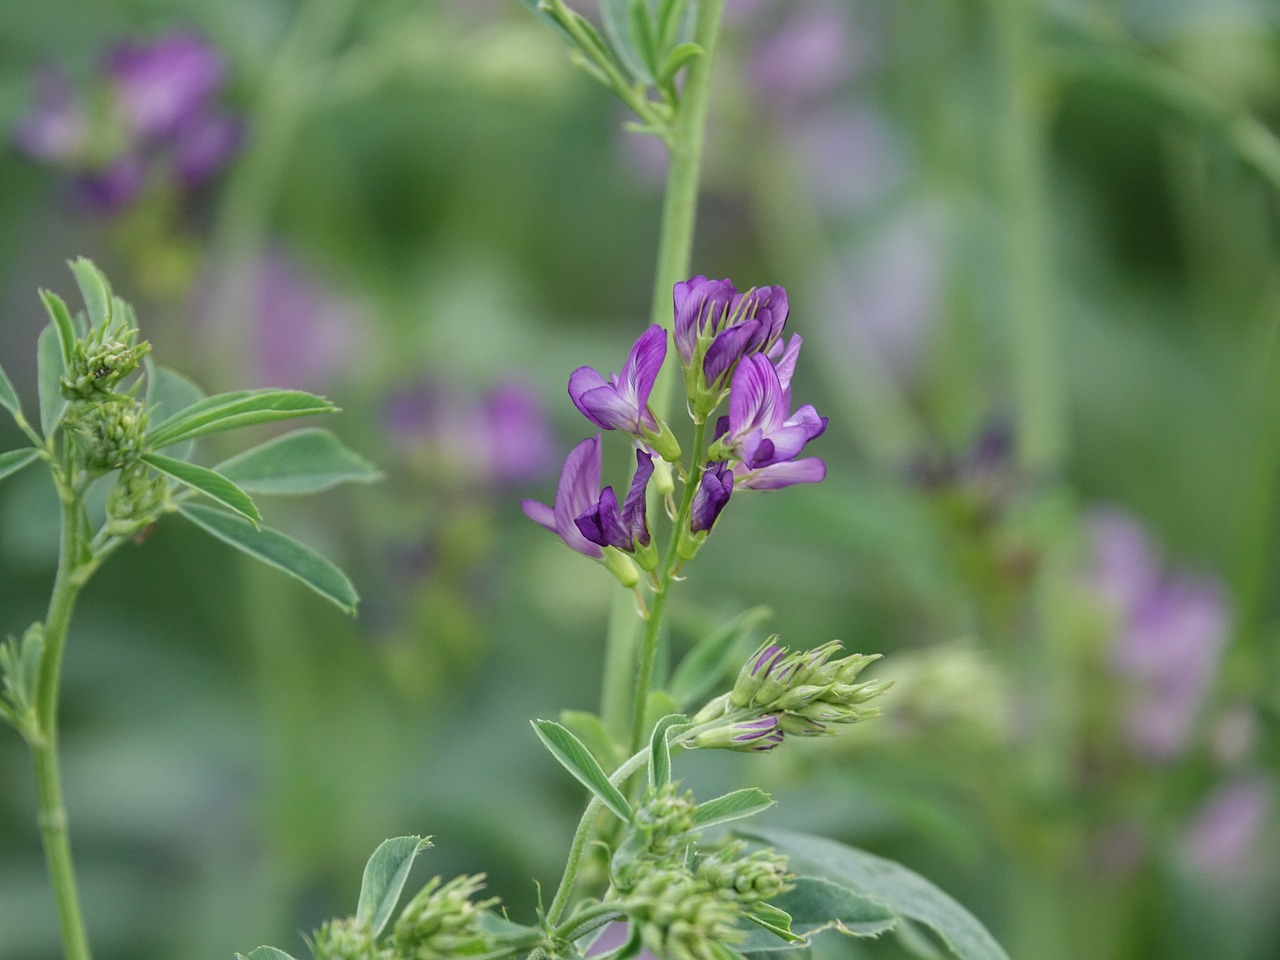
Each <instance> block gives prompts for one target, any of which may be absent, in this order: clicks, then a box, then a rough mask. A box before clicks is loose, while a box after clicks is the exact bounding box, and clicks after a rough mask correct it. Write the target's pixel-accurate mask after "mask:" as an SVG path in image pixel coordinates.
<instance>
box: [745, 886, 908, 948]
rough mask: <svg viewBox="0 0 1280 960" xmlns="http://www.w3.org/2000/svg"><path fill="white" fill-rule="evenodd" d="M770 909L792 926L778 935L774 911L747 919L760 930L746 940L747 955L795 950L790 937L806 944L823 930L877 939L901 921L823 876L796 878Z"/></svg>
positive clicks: (774, 900)
mask: <svg viewBox="0 0 1280 960" xmlns="http://www.w3.org/2000/svg"><path fill="white" fill-rule="evenodd" d="M768 906H770V907H772V908H773V909H774V910H778V911H779V912H780V913H782V914H783V915H784V916H787V917H789V918H790V923H789V924H788V925H787V926H786V927H785V928H784V930H783V931H782V932H779V930H777V929H774V928H775V927H778V926H781V924H779V923H778V919H779V918H778V917H777V916H776V915H773V914H772V912H771V911H766V912H765V914H766V915H760V916H750V915H749V916H748V917H747V919H749V920H751V921H752V922H753V923H754V924H756V926H757V927H758V928H759V929H753V930H749V931H748V934H747V941H746V943H744V944H742V945H741V947H742V950H743V951H744V952H746V953H753V954H754V953H769V952H774V951H779V950H793V949H795V946H796V944H795V941H794V940H793V939H791V937H799V938H801V940H803V941H804V942H806V943H807V942H809V941H810V940H812V938H813V936H814V935H815V934H818V933H821V932H822V931H824V930H838V931H840V932H841V933H843V934H845V935H846V936H850V937H878V936H880V935H881V934H883V933H887V932H888V931H889V930H892V929H893V928H894V927H896V926H897V925H898V923H899V922H900V920H901V918H900V917H899V916H898V914H897V913H896V912H895V911H893V910H891V909H890V908H889V907H887V906H885V905H884V904H883V903H880V902H879V901H876V900H873V899H871V898H870V897H864V896H860V895H858V894H856V893H854V892H853V891H852V890H849V889H847V888H845V887H842V886H840V885H839V884H837V883H833V882H832V881H830V880H824V879H822V878H820V877H796V879H795V885H794V886H793V887H792V888H791V889H790V890H786V891H784V892H783V893H780V894H779V895H778V896H776V897H774V898H773V899H772V900H771V901H769V904H768ZM753 909H754V910H756V911H758V910H759V908H758V907H756V908H753ZM762 921H763V922H762ZM787 933H789V934H790V935H791V936H790V937H788V936H787V935H786V934H787Z"/></svg>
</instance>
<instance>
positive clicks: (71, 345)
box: [40, 290, 76, 367]
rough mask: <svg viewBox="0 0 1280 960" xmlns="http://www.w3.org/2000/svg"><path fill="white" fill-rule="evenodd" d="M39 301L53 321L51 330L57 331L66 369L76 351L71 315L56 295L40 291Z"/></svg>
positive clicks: (74, 330) (74, 331)
mask: <svg viewBox="0 0 1280 960" xmlns="http://www.w3.org/2000/svg"><path fill="white" fill-rule="evenodd" d="M40 299H41V300H43V301H44V308H45V310H46V311H47V312H48V314H49V319H50V320H52V321H53V328H54V329H55V330H57V331H58V347H59V350H60V352H61V353H62V365H63V366H64V367H66V366H68V365H69V364H70V363H71V357H72V355H73V354H74V353H75V349H76V328H75V327H74V326H73V325H72V323H71V314H70V313H69V312H68V311H67V305H66V304H65V303H63V302H62V298H61V297H60V296H58V295H57V294H56V293H53V292H51V291H49V290H41V291H40Z"/></svg>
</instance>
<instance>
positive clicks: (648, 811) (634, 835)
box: [609, 781, 699, 892]
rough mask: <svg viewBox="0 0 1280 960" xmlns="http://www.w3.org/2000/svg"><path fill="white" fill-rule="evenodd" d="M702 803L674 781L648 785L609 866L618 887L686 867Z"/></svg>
mask: <svg viewBox="0 0 1280 960" xmlns="http://www.w3.org/2000/svg"><path fill="white" fill-rule="evenodd" d="M697 812H698V804H697V802H696V801H695V800H694V799H693V794H692V793H691V792H690V791H688V790H686V791H684V792H683V793H681V792H680V785H679V783H678V782H676V781H671V782H670V783H667V784H665V785H664V786H662V787H658V788H656V789H655V788H654V787H652V786H649V787H646V788H645V792H644V796H643V798H642V799H641V801H640V803H639V804H638V805H637V807H636V811H635V817H634V819H633V820H632V822H631V824H630V825H629V826H628V828H627V833H626V835H625V837H624V838H623V840H622V842H621V843H620V844H619V845H618V849H617V852H616V853H615V854H614V856H613V860H612V862H611V863H610V866H609V872H610V874H611V877H612V880H613V886H614V889H616V890H620V891H624V892H625V891H629V890H631V889H633V888H634V887H635V885H636V883H637V882H638V881H639V879H640V877H641V876H643V875H644V874H646V873H648V872H651V871H653V870H655V869H668V868H679V867H683V865H684V863H685V860H686V851H687V850H688V848H689V845H690V844H692V843H694V842H695V841H697V839H698V836H699V832H698V830H697V820H696V816H697Z"/></svg>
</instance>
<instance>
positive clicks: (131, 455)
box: [63, 394, 147, 473]
mask: <svg viewBox="0 0 1280 960" xmlns="http://www.w3.org/2000/svg"><path fill="white" fill-rule="evenodd" d="M63 423H64V425H65V427H66V431H67V437H68V440H69V442H70V443H71V447H72V456H73V457H74V458H75V461H76V462H77V463H78V464H79V465H80V466H81V467H83V468H84V469H86V470H89V471H91V472H97V473H105V472H106V471H108V470H116V469H119V468H121V467H124V466H126V465H127V464H129V463H132V462H135V461H136V460H137V459H138V457H139V456H141V454H142V449H143V441H144V435H145V432H146V427H147V414H146V411H145V410H144V409H143V407H142V404H140V403H138V402H137V401H136V400H133V399H132V398H129V397H121V396H116V395H114V394H111V395H109V396H103V397H101V398H99V399H96V400H81V401H77V402H76V403H73V404H72V405H71V408H70V410H69V411H68V412H67V414H66V416H65V417H64V418H63Z"/></svg>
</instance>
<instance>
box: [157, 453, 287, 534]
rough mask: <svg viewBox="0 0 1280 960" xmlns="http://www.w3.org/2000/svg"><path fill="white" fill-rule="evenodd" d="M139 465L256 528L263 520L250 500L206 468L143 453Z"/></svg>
mask: <svg viewBox="0 0 1280 960" xmlns="http://www.w3.org/2000/svg"><path fill="white" fill-rule="evenodd" d="M142 462H143V463H146V464H149V465H150V466H151V467H152V468H154V469H156V470H159V471H160V472H161V473H163V474H164V475H165V476H167V477H173V479H175V480H177V481H178V482H179V483H181V484H184V485H186V486H188V487H190V488H191V489H192V490H195V491H197V492H199V493H203V494H204V495H205V496H206V497H209V498H211V499H213V500H216V501H218V503H220V504H222V505H223V506H224V507H230V508H231V509H232V510H234V511H235V512H236V513H238V514H240V515H241V516H243V517H247V518H248V519H250V520H252V521H253V523H254V525H255V526H256V525H257V524H258V523H259V522H260V521H261V520H262V514H260V513H259V512H258V508H257V506H255V505H254V502H253V500H252V499H251V498H250V496H249V495H248V494H247V493H245V492H244V491H243V490H241V489H240V488H239V487H237V486H236V485H235V484H234V483H232V482H231V481H230V480H228V479H227V478H226V477H224V476H223V475H222V474H220V473H216V472H214V471H213V470H210V469H209V468H208V467H201V466H197V465H196V464H194V463H188V462H187V461H185V460H175V459H174V458H173V457H166V456H164V455H163V454H159V453H144V454H143V455H142Z"/></svg>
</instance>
